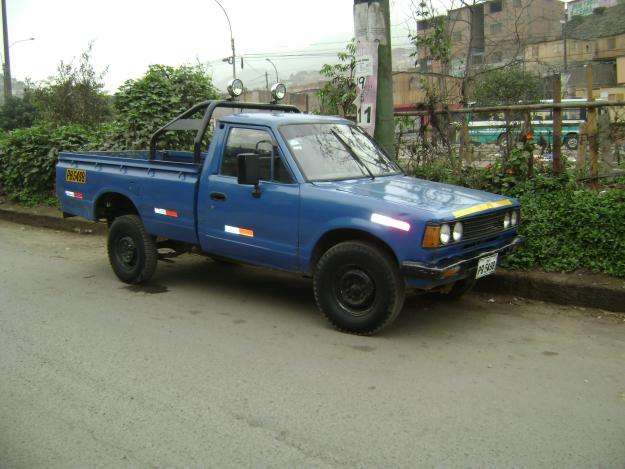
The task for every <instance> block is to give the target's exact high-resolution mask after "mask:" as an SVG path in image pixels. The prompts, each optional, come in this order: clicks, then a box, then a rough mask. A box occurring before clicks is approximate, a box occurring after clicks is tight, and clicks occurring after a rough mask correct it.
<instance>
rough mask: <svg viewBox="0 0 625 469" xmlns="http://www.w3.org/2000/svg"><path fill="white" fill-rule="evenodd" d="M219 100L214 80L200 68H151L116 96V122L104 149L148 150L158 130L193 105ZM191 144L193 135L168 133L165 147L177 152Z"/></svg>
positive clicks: (112, 126)
mask: <svg viewBox="0 0 625 469" xmlns="http://www.w3.org/2000/svg"><path fill="white" fill-rule="evenodd" d="M218 97H219V93H218V92H217V89H216V88H215V87H214V85H213V81H212V78H211V76H210V75H209V73H208V71H207V70H206V69H205V68H203V67H202V66H200V65H195V66H187V65H183V66H181V67H170V66H166V65H151V66H150V67H149V69H148V71H147V73H146V74H145V75H144V76H143V77H141V78H139V79H136V80H128V81H126V82H125V83H124V84H123V85H122V86H120V88H119V91H118V92H117V93H116V94H115V96H114V100H113V107H114V109H115V122H114V123H112V124H111V128H110V129H108V133H109V135H108V137H106V138H105V146H107V147H109V148H123V147H125V148H135V149H140V148H147V146H148V143H149V141H150V136H151V135H152V133H154V131H156V130H157V129H158V128H159V127H161V126H162V125H164V124H165V123H167V122H168V121H169V120H171V119H172V118H174V117H175V116H177V115H178V114H181V113H182V112H184V111H185V110H187V109H189V108H190V107H191V106H193V105H194V104H197V103H199V102H201V101H206V100H208V99H216V98H218ZM192 140H193V137H192V136H190V135H184V134H182V133H181V132H169V133H167V134H165V136H164V140H163V144H164V145H166V146H167V147H168V148H175V147H179V146H182V145H187V144H189V143H190V142H191V141H192Z"/></svg>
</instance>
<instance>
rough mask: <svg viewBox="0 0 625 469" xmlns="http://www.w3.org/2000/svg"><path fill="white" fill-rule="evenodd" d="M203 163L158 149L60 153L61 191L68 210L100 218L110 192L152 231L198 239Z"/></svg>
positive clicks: (190, 240)
mask: <svg viewBox="0 0 625 469" xmlns="http://www.w3.org/2000/svg"><path fill="white" fill-rule="evenodd" d="M205 157H206V154H205V153H203V154H202V155H201V161H200V163H199V164H195V163H193V154H192V153H191V152H182V151H158V152H157V153H156V157H155V159H153V160H150V159H149V158H148V152H147V151H116V152H115V151H114V152H102V151H94V152H83V153H69V152H62V153H60V154H59V162H58V165H57V169H56V188H57V189H56V190H57V196H58V199H59V201H60V204H61V209H62V210H63V212H64V213H66V214H68V215H76V216H80V217H83V218H87V219H91V220H95V219H97V218H98V215H97V214H98V210H99V208H100V207H101V206H102V204H104V202H105V200H106V198H107V197H110V196H111V194H119V196H122V197H126V198H127V199H128V200H129V201H130V202H131V203H132V204H133V205H134V206H135V208H136V209H137V211H138V212H139V215H140V216H141V218H142V220H143V223H144V225H145V227H146V229H147V231H148V232H149V233H150V234H153V235H157V234H158V235H161V236H167V237H169V238H171V239H174V240H178V241H184V242H188V243H193V244H196V243H197V232H196V213H195V207H196V196H197V187H196V186H197V182H198V179H199V173H200V171H201V168H202V162H203V160H204V158H205Z"/></svg>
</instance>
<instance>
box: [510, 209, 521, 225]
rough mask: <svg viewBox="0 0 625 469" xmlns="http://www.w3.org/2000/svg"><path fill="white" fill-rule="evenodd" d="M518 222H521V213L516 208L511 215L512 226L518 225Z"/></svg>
mask: <svg viewBox="0 0 625 469" xmlns="http://www.w3.org/2000/svg"><path fill="white" fill-rule="evenodd" d="M518 222H519V215H518V213H517V212H516V210H515V211H514V212H512V215H510V224H511V225H512V226H516V224H517V223H518Z"/></svg>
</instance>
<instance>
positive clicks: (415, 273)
mask: <svg viewBox="0 0 625 469" xmlns="http://www.w3.org/2000/svg"><path fill="white" fill-rule="evenodd" d="M523 241H524V239H523V237H522V236H515V237H514V238H513V239H512V241H510V242H508V243H507V244H505V245H504V246H500V247H498V248H496V249H487V250H484V251H482V252H478V253H471V255H470V257H467V258H464V259H459V260H454V259H452V260H451V261H448V262H447V263H444V264H440V265H439V264H435V265H428V264H424V263H422V262H416V261H404V262H402V263H401V273H402V274H404V275H405V276H407V277H415V278H419V279H426V280H434V281H436V280H445V279H450V278H452V277H453V278H457V277H466V276H467V275H468V273H469V272H471V271H473V270H475V269H476V268H477V263H478V261H479V259H480V258H482V257H485V256H489V255H492V254H509V253H511V252H513V251H514V250H515V249H516V248H517V247H518V246H519V245H521V244H523Z"/></svg>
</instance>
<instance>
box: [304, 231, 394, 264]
mask: <svg viewBox="0 0 625 469" xmlns="http://www.w3.org/2000/svg"><path fill="white" fill-rule="evenodd" d="M346 241H366V242H369V243H371V244H373V245H375V246H377V247H378V248H380V249H381V250H382V251H384V252H386V253H387V254H388V255H390V256H391V258H392V259H393V261H394V262H396V263H397V265H399V260H398V258H397V255H396V254H395V252H394V251H393V249H392V248H391V247H390V246H389V244H388V243H386V242H385V241H384V240H382V239H381V238H379V237H378V236H376V235H374V234H372V233H370V232H368V231H366V230H363V229H358V228H335V229H332V230H329V231H327V232H325V233H324V234H323V235H322V236H321V237H320V238H319V239H318V240H317V242H316V243H315V245H314V247H313V249H312V252H311V255H310V260H309V263H308V271H309V273H310V274H313V273H314V271H315V268H316V266H317V263H318V262H319V259H321V256H323V254H324V253H325V252H327V251H328V249H330V248H332V247H333V246H336V245H337V244H339V243H343V242H346Z"/></svg>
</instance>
